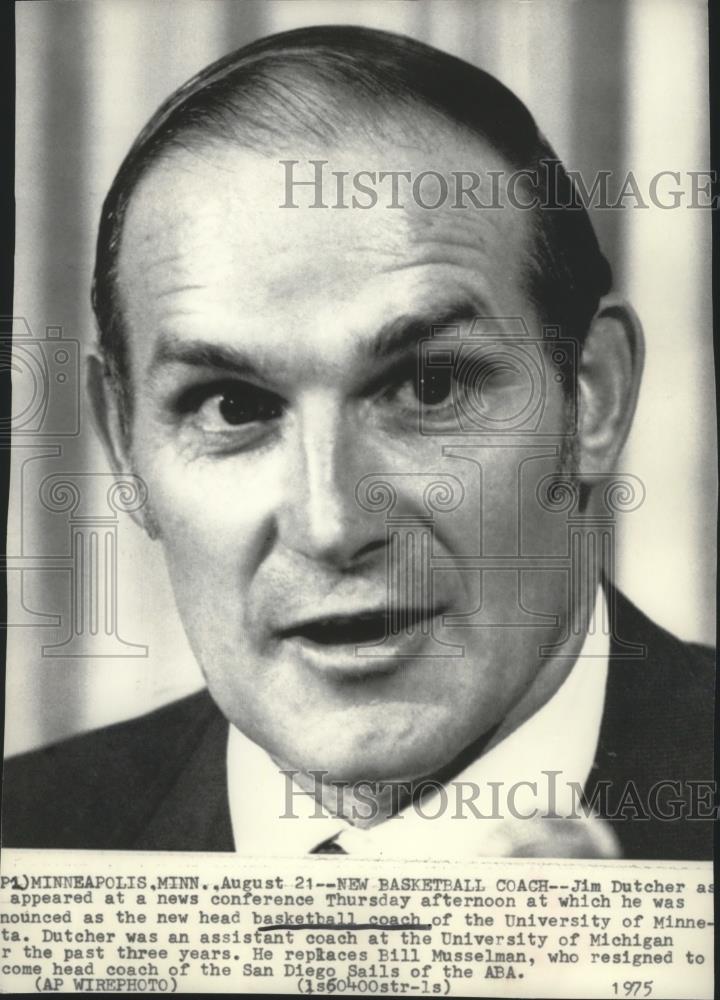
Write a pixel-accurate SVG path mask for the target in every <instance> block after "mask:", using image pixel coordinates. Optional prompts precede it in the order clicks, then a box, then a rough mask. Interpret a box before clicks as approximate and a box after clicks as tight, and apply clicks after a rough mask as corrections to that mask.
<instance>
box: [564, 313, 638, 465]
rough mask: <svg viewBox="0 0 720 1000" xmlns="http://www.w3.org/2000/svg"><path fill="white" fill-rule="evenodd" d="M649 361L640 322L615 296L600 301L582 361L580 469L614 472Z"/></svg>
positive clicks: (580, 379)
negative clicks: (645, 365)
mask: <svg viewBox="0 0 720 1000" xmlns="http://www.w3.org/2000/svg"><path fill="white" fill-rule="evenodd" d="M644 360H645V340H644V337H643V332H642V327H641V325H640V321H639V319H638V317H637V315H636V313H635V311H634V310H633V309H632V307H631V306H630V305H628V303H627V302H625V301H624V300H623V299H621V298H619V297H618V296H615V295H607V296H605V297H604V298H603V299H601V301H600V305H599V307H598V310H597V312H596V313H595V316H594V317H593V320H592V323H591V324H590V329H589V331H588V335H587V338H586V340H585V344H584V347H583V351H582V357H581V359H580V378H579V400H578V404H579V405H578V471H579V472H580V476H581V477H582V476H583V474H587V473H589V474H590V475H591V476H592V475H597V474H603V473H610V472H612V471H613V469H614V467H615V463H616V461H617V458H618V455H619V454H620V451H621V449H622V446H623V444H624V443H625V439H626V438H627V435H628V431H629V430H630V426H631V424H632V420H633V416H634V414H635V406H636V403H637V397H638V391H639V389H640V380H641V377H642V371H643V364H644Z"/></svg>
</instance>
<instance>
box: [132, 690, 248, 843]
mask: <svg viewBox="0 0 720 1000" xmlns="http://www.w3.org/2000/svg"><path fill="white" fill-rule="evenodd" d="M227 732H228V723H227V721H226V720H225V718H224V717H223V716H222V714H221V713H220V711H219V710H218V709H217V708H216V707H215V705H212V706H211V709H210V712H209V720H208V723H207V725H206V727H205V728H204V730H203V732H202V734H201V736H200V739H199V741H198V742H196V744H195V745H194V746H193V747H192V748H188V749H189V751H190V752H189V755H188V757H187V758H186V760H187V763H186V765H185V766H184V767H183V768H181V770H180V772H179V774H177V775H176V776H175V780H173V781H172V782H170V783H169V784H168V785H167V786H166V787H165V788H164V790H163V792H162V794H161V797H160V799H159V802H158V806H157V809H156V810H155V812H154V814H153V816H152V818H151V819H150V822H149V823H148V824H147V826H146V827H145V829H144V830H143V831H142V833H141V834H140V836H139V838H138V840H137V842H136V844H135V845H134V847H135V849H136V850H146V851H160V850H161V851H232V850H234V844H233V836H232V827H231V823H230V811H229V807H228V796H227V773H226V772H227V769H226V763H225V752H226V746H227ZM179 752H180V751H179Z"/></svg>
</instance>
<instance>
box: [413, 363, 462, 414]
mask: <svg viewBox="0 0 720 1000" xmlns="http://www.w3.org/2000/svg"><path fill="white" fill-rule="evenodd" d="M412 383H413V384H412V388H413V392H414V394H415V397H416V399H417V400H418V402H420V403H422V405H423V406H439V405H440V404H441V403H445V402H446V401H447V400H448V399H449V397H450V396H451V395H452V391H453V373H452V371H451V370H450V368H424V369H423V370H422V371H421V372H420V376H419V377H418V375H417V373H416V374H415V377H414V378H413V379H412Z"/></svg>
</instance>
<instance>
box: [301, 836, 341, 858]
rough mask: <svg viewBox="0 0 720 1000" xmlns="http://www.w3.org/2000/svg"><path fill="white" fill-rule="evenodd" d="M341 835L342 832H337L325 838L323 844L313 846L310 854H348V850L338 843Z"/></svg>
mask: <svg viewBox="0 0 720 1000" xmlns="http://www.w3.org/2000/svg"><path fill="white" fill-rule="evenodd" d="M339 836H340V834H339V833H336V834H335V835H334V836H333V837H328V839H327V840H323V842H322V844H318V845H317V847H313V849H312V850H311V851H310V854H347V851H346V850H345V849H344V848H342V847H341V846H340V844H338V843H336V840H337V838H338V837H339Z"/></svg>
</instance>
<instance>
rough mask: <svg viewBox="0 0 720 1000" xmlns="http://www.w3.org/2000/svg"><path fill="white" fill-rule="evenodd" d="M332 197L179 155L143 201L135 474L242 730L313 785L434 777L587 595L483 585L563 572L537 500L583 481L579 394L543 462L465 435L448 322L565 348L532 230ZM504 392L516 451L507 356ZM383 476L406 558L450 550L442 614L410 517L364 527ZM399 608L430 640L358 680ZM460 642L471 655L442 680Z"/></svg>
mask: <svg viewBox="0 0 720 1000" xmlns="http://www.w3.org/2000/svg"><path fill="white" fill-rule="evenodd" d="M470 155H472V160H469V157H470ZM443 156H444V159H443V161H442V162H441V163H440V164H438V161H437V156H436V157H435V159H434V161H433V162H432V163H431V164H430V166H431V167H432V168H435V169H437V168H438V167H439V168H441V169H445V170H450V169H457V167H458V165H459V166H461V167H465V166H468V165H469V166H471V167H472V168H474V169H478V165H479V166H480V169H483V168H484V169H502V166H503V164H502V162H501V161H500V160H499V159H498V158H497V157H495V156H494V154H492V153H491V152H490V151H488V150H486V149H484V148H483V147H481V146H479V145H478V146H474V147H473V148H472V151H471V154H470V153H468V151H467V150H462V149H460V147H459V146H458V148H457V149H452V148H450V149H449V150H448V149H446V150H445V152H444V154H443ZM325 158H327V159H329V160H330V163H329V165H328V167H327V168H326V169H327V170H328V171H330V170H333V169H336V168H337V169H348V164H355V165H356V166H357V165H358V164H362V165H363V166H365V165H367V167H368V168H369V169H371V170H372V169H383V168H385V169H388V168H395V169H399V165H402V168H403V169H409V170H412V171H417V172H419V171H421V170H423V169H428V159H429V158H430V157H429V155H428V154H426V153H424V152H422V151H421V150H417V149H415V150H413V149H412V148H409V147H407V146H402V147H398V148H395V149H388V150H385V151H383V152H382V153H381V152H378V151H374V152H373V151H369V150H363V149H358V150H346V151H344V153H343V154H339V155H338V157H337V162H335V161H334V160H333V157H332V156H326V157H325ZM300 176H301V174H300V173H298V177H300ZM333 190H334V189H333V187H332V186H329V194H328V198H327V200H330V201H332V200H333V199H332V192H333ZM311 200H312V199H311V197H307V198H306V199H301V198H300V197H298V201H300V203H301V204H302V205H303V207H299V208H296V209H288V208H281V207H280V205H281V204H282V202H283V201H284V172H283V169H282V168H281V167H280V166H279V164H278V162H277V160H276V159H271V158H267V159H262V158H260V157H259V156H256V155H254V154H251V153H249V152H246V151H242V150H238V149H234V148H227V149H220V150H218V149H207V150H206V151H205V152H203V153H202V154H197V155H194V154H191V153H182V154H177V156H176V157H175V158H174V159H172V160H169V161H168V162H167V163H164V164H162V165H159V166H156V167H155V168H154V169H153V170H152V171H151V173H150V174H149V175H148V176H147V177H146V178H145V180H144V181H143V182H142V183H141V185H140V187H139V189H138V190H137V191H136V193H135V195H134V196H133V201H132V204H131V208H130V210H129V214H128V217H127V220H126V225H125V232H124V241H123V246H122V251H121V258H120V278H119V280H120V289H121V295H122V298H123V302H124V315H125V319H126V328H127V331H128V334H129V338H130V345H131V346H130V350H131V359H132V381H133V394H134V399H135V403H134V412H133V422H132V442H131V447H130V454H131V461H132V464H133V467H134V471H135V472H137V473H139V474H140V475H141V476H142V477H143V478H144V479H145V481H146V482H147V485H148V488H149V497H150V509H151V515H152V519H153V521H154V523H155V525H156V526H157V530H158V532H159V535H160V538H161V540H162V543H163V545H164V549H165V553H166V558H167V563H168V568H169V573H170V577H171V580H172V584H173V587H174V591H175V595H176V600H177V604H178V608H179V612H180V615H181V618H182V621H183V623H184V626H185V629H186V631H187V634H188V637H189V639H190V643H191V645H192V647H193V650H194V652H195V655H196V656H197V659H198V661H199V663H200V665H201V667H202V670H203V672H204V674H205V677H206V679H207V683H208V686H209V689H210V691H211V693H212V695H213V697H214V698H215V700H216V701H217V703H218V704H219V706H220V708H221V709H222V711H223V712H224V713H225V715H226V716H227V717H228V719H230V720H231V721H232V722H233V723H234V724H235V725H236V726H238V728H240V729H241V730H243V731H244V732H245V733H246V734H247V735H249V736H250V737H251V738H252V739H253V740H255V741H256V742H257V743H259V744H260V745H261V746H263V747H264V748H265V749H267V750H268V751H269V752H270V753H271V754H272V755H273V756H274V757H275V758H276V759H278V760H280V761H282V762H284V763H288V764H291V765H293V766H295V767H299V768H302V769H306V770H310V769H326V770H327V771H328V772H329V773H330V775H331V776H332V777H334V778H336V779H346V780H355V779H358V778H368V779H372V778H378V777H382V778H411V777H418V776H422V775H428V774H432V773H433V772H435V771H437V770H438V769H439V768H441V767H442V766H443V765H445V764H447V763H448V762H449V761H450V760H452V759H453V758H455V757H456V756H457V755H458V754H459V753H460V752H461V751H462V750H463V749H464V748H465V747H467V746H468V745H469V744H471V743H472V742H473V741H475V740H477V739H480V738H482V737H483V736H484V735H486V734H489V733H490V732H491V731H492V730H493V729H494V727H496V726H497V725H498V724H499V723H500V722H501V721H502V720H503V719H504V718H505V717H506V716H507V714H508V713H509V712H511V711H512V709H513V707H514V706H516V705H517V703H518V702H519V700H520V699H521V698H522V697H523V696H524V695H525V693H526V692H527V690H528V687H529V685H531V683H532V682H533V680H534V679H535V677H536V675H537V674H538V671H539V670H540V669H542V667H541V664H542V660H541V658H540V656H539V653H538V648H539V646H540V645H541V644H542V643H546V642H553V641H556V640H557V639H558V638H559V637H560V636H561V635H562V630H563V623H564V620H565V605H566V587H565V583H564V575H563V574H562V573H561V572H558V571H557V570H555V571H552V570H550V569H545V570H543V569H534V570H532V571H528V572H524V573H523V574H522V576H521V577H519V575H518V573H517V572H516V571H514V570H513V569H512V568H509V569H508V568H506V569H504V570H502V571H497V570H495V571H493V572H491V571H488V572H487V573H485V574H482V575H481V573H480V572H479V569H478V567H477V563H476V564H475V567H474V568H472V567H468V566H467V565H466V564H465V563H464V562H463V559H464V557H467V556H472V555H478V554H479V553H480V552H481V551H482V552H483V553H484V554H485V555H489V556H511V557H512V556H513V555H517V553H518V545H521V546H522V551H523V552H526V553H531V554H541V553H548V552H550V553H555V554H559V553H561V552H562V551H563V549H564V544H565V526H564V524H563V523H562V521H561V520H559V519H558V518H557V516H553V515H550V514H548V513H547V512H543V510H542V509H541V507H540V506H539V505H538V503H537V501H536V499H535V489H536V486H537V484H538V482H539V480H540V479H541V478H542V477H543V476H546V475H548V474H549V473H551V472H553V471H555V470H556V469H557V467H558V454H559V445H560V441H561V433H562V431H563V430H564V427H565V406H564V402H565V397H564V394H563V388H562V386H561V385H560V384H559V383H557V382H555V381H554V380H553V378H548V381H547V384H546V387H545V396H544V409H543V412H542V421H541V425H540V427H539V428H538V431H539V432H541V433H542V435H544V436H543V437H538V435H537V434H535V435H533V434H526V435H525V436H524V437H522V438H517V437H516V438H512V437H511V438H507V437H503V436H501V435H495V436H490V435H489V434H488V433H487V425H486V428H485V432H484V433H478V434H469V433H467V428H465V430H464V431H460V430H458V431H457V433H455V434H453V433H448V432H449V431H452V429H453V428H455V427H456V417H455V409H454V406H455V402H454V401H455V400H456V399H457V398H461V397H462V393H463V392H464V391H465V389H464V387H463V385H462V384H460V383H458V382H456V381H451V380H447V379H445V381H444V380H443V378H444V377H440V378H437V377H436V378H433V379H426V382H425V383H424V384H423V385H420V384H419V382H418V361H417V359H418V339H419V338H422V337H423V336H424V337H427V336H428V335H429V333H430V326H431V324H432V323H433V321H434V320H439V321H443V322H446V323H447V322H450V323H452V321H453V318H457V321H458V322H457V324H456V325H458V326H459V327H460V331H461V334H462V335H463V336H464V337H465V338H466V339H467V338H468V337H469V335H470V334H469V330H470V325H471V324H470V318H471V316H472V315H473V314H477V315H482V316H495V317H523V318H524V320H525V322H526V323H527V324H528V327H529V330H530V331H531V333H532V334H534V335H535V336H536V337H537V336H538V332H539V320H538V316H537V313H536V310H535V309H534V308H533V306H531V304H530V302H529V301H528V297H527V293H526V291H525V281H524V268H525V267H526V263H527V254H528V250H529V246H530V237H529V221H530V219H529V216H528V214H527V213H523V212H520V211H517V210H511V209H504V210H494V211H478V210H473V209H469V208H466V209H464V210H453V209H452V208H450V207H449V204H448V205H446V207H444V208H441V209H439V210H437V211H427V210H423V209H422V208H419V207H417V206H410V205H408V206H407V207H405V208H401V209H390V208H387V207H385V205H383V204H380V205H378V206H377V207H375V208H373V209H370V210H361V209H352V208H350V209H345V210H333V209H329V208H328V209H313V208H309V207H305V205H309V204H310V202H311ZM405 201H406V203H407V201H408V199H405ZM491 344H492V345H494V346H495V347H496V346H497V344H496V342H494V341H491ZM490 353H491V354H492V349H491V352H490ZM488 357H490V355H488ZM481 367H483V366H481ZM483 371H484V374H485V376H486V378H485V379H484V382H483V406H484V407H485V411H484V412H485V413H486V415H487V416H488V417H489V418H490V419H493V418H496V419H498V420H499V421H500V424H499V425H498V426H500V425H501V424H502V419H503V417H504V416H507V415H508V414H511V413H512V412H516V411H517V410H518V409H519V408H520V407H521V406H522V402H523V398H524V395H526V394H527V388H528V387H527V380H526V378H525V377H524V376H523V373H522V371H521V370H520V369H519V368H517V366H513V365H512V364H510V366H509V367H508V366H503V365H494V363H493V362H492V359H491V358H490V361H489V362H488V363H486V364H484V367H483ZM458 394H459V397H458ZM418 396H420V397H422V398H421V399H419V398H418ZM419 417H421V418H422V432H421V430H420V428H419ZM440 432H442V433H440ZM553 435H555V437H554V438H553ZM539 444H540V445H541V446H540V447H538V445H539ZM372 475H375V476H377V477H378V478H379V479H385V480H387V481H389V482H391V484H392V486H393V488H394V490H395V492H396V494H397V499H396V502H395V506H394V507H393V509H392V510H391V511H390V512H389V516H390V517H405V519H406V520H405V522H404V524H401V525H400V527H399V529H398V531H399V532H400V534H399V535H398V537H400V536H403V532H404V536H403V537H405V538H407V537H408V536H412V537H414V538H415V540H416V541H417V540H418V539H419V538H420V536H421V534H422V533H423V531H425V532H427V531H428V530H431V531H432V534H433V537H432V558H433V559H434V560H436V562H435V568H434V570H433V572H432V590H428V587H427V585H426V584H423V582H422V580H423V579H427V576H426V577H425V578H423V577H422V567H421V563H422V558H421V556H420V550H421V546H420V544H419V542H418V546H417V549H416V553H417V557H416V559H415V562H414V563H413V564H412V565H410V563H409V562H408V559H407V558H406V551H407V550H406V548H403V546H402V545H401V547H400V549H398V550H396V549H395V547H394V546H391V547H389V544H388V537H389V534H388V523H387V519H388V512H387V511H382V510H380V511H376V510H372V509H368V508H369V507H371V506H372V505H371V503H362V502H359V499H358V494H357V493H356V489H357V487H358V484H360V483H361V481H363V483H364V484H365V485H366V486H367V483H368V480H366V479H365V478H364V477H368V476H372ZM443 476H445V477H448V476H454V477H455V480H451V482H453V483H455V485H456V489H457V481H458V480H459V482H460V483H461V484H462V486H463V487H464V493H465V495H464V499H463V500H462V502H461V503H459V505H458V506H457V507H456V508H455V509H453V510H450V511H447V512H440V513H438V512H437V511H435V512H434V513H433V516H434V524H433V526H432V528H431V529H428V528H427V527H425V528H423V527H422V526H421V525H420V523H419V522H418V521H417V520H414V518H417V517H420V516H423V515H425V516H426V515H427V514H428V513H429V512H428V509H427V507H426V506H425V503H424V500H423V490H424V488H425V486H427V485H428V483H430V482H431V481H433V479H434V480H438V479H442V478H443ZM363 495H364V494H362V488H361V491H360V496H361V497H362V496H363ZM519 536H522V537H521V540H520V541H519ZM489 565H490V563H488V566H489ZM515 565H517V564H515ZM403 574H405V575H404V577H403ZM401 577H403V579H404V583H403V582H401ZM388 602H390V604H394V606H395V607H396V608H398V609H399V611H400V613H401V614H404V615H405V616H406V617H407V620H408V622H409V627H408V629H407V630H405V631H402V630H401V633H400V634H399V635H396V636H393V637H392V638H391V639H390V640H388V642H387V643H385V644H384V646H383V647H382V651H384V652H388V651H390V652H392V653H393V655H392V656H386V655H381V656H365V655H358V650H357V646H358V644H359V643H360V644H361V643H363V642H367V641H368V640H371V641H376V640H377V639H378V638H379V637H381V636H382V635H384V630H385V625H386V612H387V609H388ZM521 608H524V610H521ZM476 611H477V614H475V615H474V616H473V615H472V613H473V612H476ZM533 613H537V614H538V615H539V614H540V613H542V614H543V615H545V616H550V617H544V618H539V617H538V618H533V617H532V614H533ZM461 615H465V616H469V617H470V618H472V622H473V623H474V624H475V627H465V626H466V625H467V622H465V623H464V624H463V622H462V620H461V619H459V618H457V617H456V618H453V617H451V616H461ZM553 616H554V617H553ZM548 622H550V623H552V622H554V623H555V624H554V625H553V624H548ZM529 623H530V625H531V627H527V626H528V624H529ZM533 623H539V624H534V625H533ZM513 625H515V626H518V625H521V626H522V627H513ZM437 640H439V641H440V642H442V643H446V644H448V647H449V651H450V652H454V653H457V652H458V650H459V651H460V652H461V654H462V655H450V656H440V655H437V653H438V648H439V647H438V645H437Z"/></svg>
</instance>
